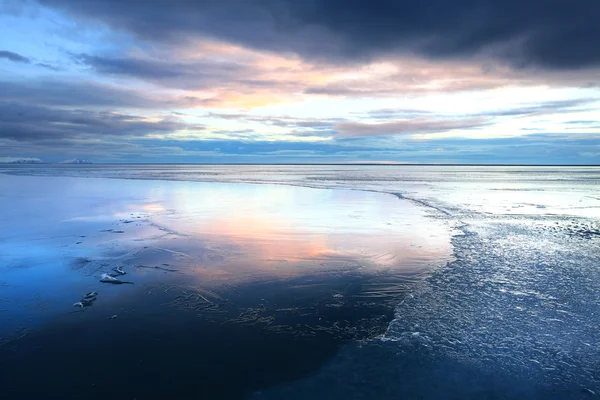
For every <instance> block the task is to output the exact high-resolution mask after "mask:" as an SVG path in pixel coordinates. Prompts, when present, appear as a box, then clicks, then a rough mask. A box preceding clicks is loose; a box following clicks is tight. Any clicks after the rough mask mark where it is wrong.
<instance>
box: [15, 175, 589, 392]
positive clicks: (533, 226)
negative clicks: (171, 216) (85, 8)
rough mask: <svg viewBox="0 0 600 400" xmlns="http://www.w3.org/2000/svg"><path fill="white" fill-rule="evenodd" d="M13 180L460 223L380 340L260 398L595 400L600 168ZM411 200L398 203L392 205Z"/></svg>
mask: <svg viewBox="0 0 600 400" xmlns="http://www.w3.org/2000/svg"><path fill="white" fill-rule="evenodd" d="M8 173H10V174H13V175H20V174H23V175H62V176H81V177H107V178H127V179H142V180H145V179H165V180H181V181H215V182H249V183H277V184H285V185H297V186H309V187H317V188H343V189H352V190H363V191H364V190H367V191H375V192H384V193H391V194H396V195H397V196H398V197H400V198H404V199H407V200H408V201H410V202H412V203H413V204H414V205H417V206H418V207H422V208H423V209H424V210H427V211H426V212H427V213H428V215H429V218H431V219H434V220H439V221H446V222H447V223H449V224H451V225H452V224H454V225H455V226H460V230H459V231H460V232H459V233H458V234H457V235H456V236H454V238H453V240H452V244H453V249H454V256H455V261H451V262H449V263H448V264H447V265H445V266H443V267H441V268H438V269H437V270H435V272H434V273H433V274H431V275H430V276H429V277H427V278H426V279H425V280H423V281H422V282H421V283H420V284H418V285H416V286H414V288H413V289H412V291H411V293H410V294H409V295H408V296H407V297H406V298H405V299H404V301H403V302H402V303H401V304H399V305H398V307H397V310H396V318H395V319H394V321H393V322H392V323H391V324H390V326H389V328H388V331H387V333H386V334H385V335H384V336H383V337H382V338H379V339H378V340H375V341H369V342H366V343H362V344H360V345H352V346H348V347H347V348H345V349H344V350H343V351H342V352H341V354H340V355H339V356H338V357H336V358H334V359H333V360H331V362H330V363H328V364H327V365H326V366H325V367H323V368H322V370H320V371H318V372H317V373H315V374H314V375H312V376H310V377H307V378H305V379H301V380H299V381H296V382H292V383H288V384H284V385H282V386H280V387H278V388H274V389H272V390H267V391H263V392H261V393H257V394H256V396H257V398H274V399H275V398H290V399H303V398H311V399H321V398H322V399H325V398H346V399H359V398H360V399H362V398H378V399H387V398H389V399H392V398H394V399H396V398H422V399H439V398H456V399H464V398H478V399H479V398H483V399H503V398H506V399H508V398H540V399H541V398H558V399H579V398H594V396H596V397H597V394H599V393H600V348H599V344H600V219H599V218H600V194H599V193H600V168H598V167H417V166H184V167H181V166H140V167H135V168H122V167H120V166H89V167H63V166H61V167H56V168H54V169H53V168H41V167H39V166H32V167H29V166H27V167H25V166H23V167H11V168H10V170H9V171H8ZM403 203H404V202H401V201H399V202H398V205H399V206H400V204H403Z"/></svg>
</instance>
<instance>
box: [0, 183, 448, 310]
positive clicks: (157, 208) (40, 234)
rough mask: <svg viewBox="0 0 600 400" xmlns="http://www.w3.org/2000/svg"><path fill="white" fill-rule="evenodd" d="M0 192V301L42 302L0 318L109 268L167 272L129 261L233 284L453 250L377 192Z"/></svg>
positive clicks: (382, 269) (363, 269)
mask: <svg viewBox="0 0 600 400" xmlns="http://www.w3.org/2000/svg"><path fill="white" fill-rule="evenodd" d="M0 189H2V190H1V192H2V193H3V196H2V197H0V226H1V227H2V228H1V230H0V282H2V284H3V285H2V286H1V287H0V292H2V296H0V297H9V298H10V300H11V301H14V302H15V303H14V304H16V302H19V301H20V302H25V303H27V302H29V303H31V302H32V301H33V300H32V299H36V298H38V299H39V302H37V303H36V302H35V301H34V303H35V304H37V305H39V304H41V302H44V304H46V306H45V309H44V311H43V312H42V311H41V310H40V309H37V311H36V310H34V311H31V312H29V313H25V312H23V310H22V309H21V310H17V309H16V308H14V309H11V310H9V311H10V312H7V313H4V314H3V315H0V318H3V317H6V316H8V315H11V316H12V317H17V316H21V317H24V316H27V317H31V316H37V317H39V316H41V315H43V314H44V313H45V312H47V311H48V310H64V306H65V305H70V304H71V303H72V301H71V298H72V297H73V296H74V293H77V295H80V292H81V291H82V290H83V289H82V285H83V286H84V287H85V288H86V290H85V291H87V290H89V289H90V288H93V286H92V285H95V284H97V277H98V276H99V275H100V274H101V273H102V272H106V271H105V270H108V271H110V268H112V267H113V266H115V265H125V266H126V268H131V269H130V271H132V273H131V275H130V276H131V277H132V279H133V278H138V283H142V284H143V283H144V282H146V283H147V282H148V281H150V280H157V279H159V280H160V279H165V277H164V274H157V273H156V271H155V270H145V269H135V268H134V266H136V265H146V266H150V267H154V266H169V268H171V269H176V270H177V272H178V274H179V275H181V274H183V275H185V276H186V277H187V278H186V279H195V280H199V281H201V282H203V283H205V284H219V283H227V284H229V285H233V284H239V283H243V282H248V281H257V280H263V279H267V280H268V279H288V278H292V277H298V276H302V275H310V274H328V273H332V272H333V271H341V270H352V271H358V272H359V273H364V274H378V273H400V274H402V273H405V274H412V273H415V272H419V271H422V270H424V269H426V268H429V267H430V266H432V265H434V264H437V263H441V262H443V261H444V260H445V259H447V258H448V257H449V255H450V253H451V247H450V240H449V237H450V232H449V228H448V227H447V226H446V225H445V222H444V221H441V220H435V219H431V218H426V216H425V215H424V212H423V211H422V210H421V209H419V208H417V207H416V206H414V205H412V204H410V203H407V202H403V201H400V200H398V199H397V198H396V197H394V196H391V195H385V194H380V193H370V192H361V191H351V190H324V189H308V188H300V187H291V186H275V185H247V184H222V183H197V182H167V181H136V180H111V179H90V178H87V179H86V178H67V177H55V178H47V177H17V176H7V175H4V176H0ZM134 273H135V274H134ZM50 288H51V289H50ZM130 290H133V289H130ZM76 297H77V296H75V298H76ZM34 308H35V307H34Z"/></svg>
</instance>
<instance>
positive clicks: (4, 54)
mask: <svg viewBox="0 0 600 400" xmlns="http://www.w3.org/2000/svg"><path fill="white" fill-rule="evenodd" d="M0 58H4V59H6V60H9V61H12V62H16V63H23V64H29V63H31V60H30V59H29V58H27V57H24V56H22V55H20V54H17V53H13V52H12V51H6V50H0Z"/></svg>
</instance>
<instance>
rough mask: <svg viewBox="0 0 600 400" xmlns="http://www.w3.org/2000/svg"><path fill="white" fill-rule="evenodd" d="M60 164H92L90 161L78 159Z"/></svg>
mask: <svg viewBox="0 0 600 400" xmlns="http://www.w3.org/2000/svg"><path fill="white" fill-rule="evenodd" d="M61 164H92V162H91V161H88V160H80V159H78V158H76V159H74V160H69V161H63V162H62V163H61Z"/></svg>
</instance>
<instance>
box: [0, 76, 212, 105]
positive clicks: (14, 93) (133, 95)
mask: <svg viewBox="0 0 600 400" xmlns="http://www.w3.org/2000/svg"><path fill="white" fill-rule="evenodd" d="M149 94H150V93H149V92H142V91H140V90H136V89H132V88H125V87H118V86H116V85H108V84H101V83H96V82H91V81H85V80H73V79H72V80H60V79H29V80H27V81H15V80H12V81H2V80H0V101H2V100H3V101H10V102H22V103H25V102H26V103H30V104H38V105H48V106H75V107H86V106H92V107H97V106H106V107H112V108H114V107H119V108H143V109H161V108H162V109H165V108H167V109H168V108H187V107H195V106H198V105H201V104H202V103H203V102H205V101H206V100H204V99H201V98H196V97H194V96H181V95H173V94H165V93H160V92H158V93H156V92H155V93H154V96H149Z"/></svg>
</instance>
